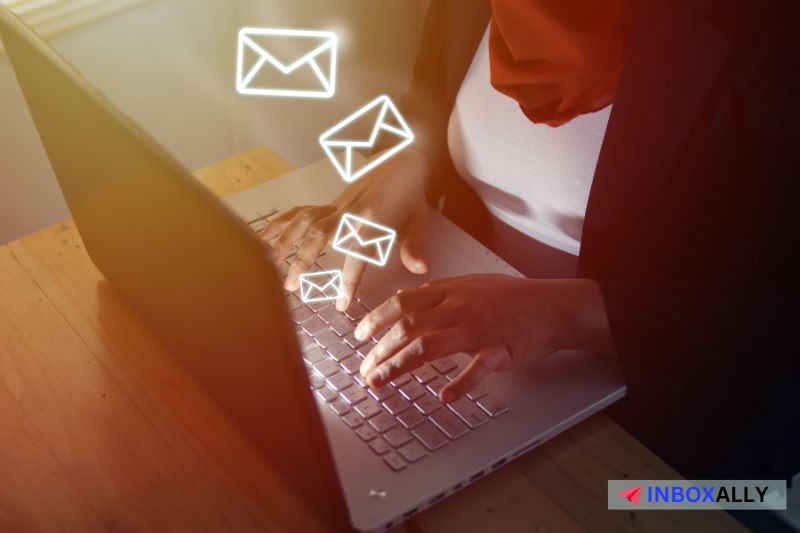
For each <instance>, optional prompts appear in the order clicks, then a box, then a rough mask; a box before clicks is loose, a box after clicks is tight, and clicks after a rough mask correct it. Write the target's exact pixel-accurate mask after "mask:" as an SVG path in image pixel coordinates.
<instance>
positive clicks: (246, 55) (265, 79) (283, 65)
mask: <svg viewBox="0 0 800 533" xmlns="http://www.w3.org/2000/svg"><path fill="white" fill-rule="evenodd" d="M336 44H337V40H336V34H335V33H333V32H330V31H312V30H290V29H281V28H242V29H241V30H239V46H238V55H237V62H236V89H237V90H238V91H239V92H240V93H241V94H250V95H258V96H294V97H300V98H330V97H331V96H333V93H334V92H335V90H336Z"/></svg>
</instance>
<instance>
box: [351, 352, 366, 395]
mask: <svg viewBox="0 0 800 533" xmlns="http://www.w3.org/2000/svg"><path fill="white" fill-rule="evenodd" d="M359 361H360V359H359ZM353 379H354V380H356V383H358V384H359V385H361V386H362V387H364V388H367V387H369V384H368V383H367V378H365V377H364V376H362V375H361V374H359V373H358V372H356V373H355V374H353Z"/></svg>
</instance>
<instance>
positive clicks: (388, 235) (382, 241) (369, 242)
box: [333, 213, 397, 266]
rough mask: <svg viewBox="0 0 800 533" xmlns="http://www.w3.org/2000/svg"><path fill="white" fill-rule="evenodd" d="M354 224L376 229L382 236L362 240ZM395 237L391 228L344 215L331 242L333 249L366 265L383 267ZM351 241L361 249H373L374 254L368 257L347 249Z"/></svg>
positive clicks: (357, 251) (356, 250)
mask: <svg viewBox="0 0 800 533" xmlns="http://www.w3.org/2000/svg"><path fill="white" fill-rule="evenodd" d="M355 223H361V224H363V225H364V226H367V227H371V228H373V229H377V230H379V231H381V232H383V233H384V234H383V235H378V236H376V237H372V238H368V239H364V238H362V237H361V235H360V233H359V229H360V228H356V227H355V225H354V224H355ZM396 236H397V232H396V231H395V230H393V229H392V228H387V227H386V226H381V225H380V224H376V223H375V222H372V221H371V220H368V219H365V218H361V217H357V216H355V215H351V214H350V213H345V214H344V216H342V219H341V221H340V222H339V227H338V228H337V230H336V236H335V237H334V241H333V249H334V250H337V251H339V252H342V253H344V254H347V255H350V256H353V257H356V258H358V259H362V260H364V261H367V262H368V263H372V264H373V265H378V266H384V265H385V264H386V261H387V260H388V259H389V253H390V252H391V250H392V246H393V245H394V241H395V237H396ZM353 240H355V242H356V243H357V244H358V246H359V247H361V248H369V247H373V249H374V250H375V252H376V253H374V254H372V256H370V255H367V254H365V253H362V252H361V251H360V250H358V249H353V248H352V247H348V243H349V242H351V241H353Z"/></svg>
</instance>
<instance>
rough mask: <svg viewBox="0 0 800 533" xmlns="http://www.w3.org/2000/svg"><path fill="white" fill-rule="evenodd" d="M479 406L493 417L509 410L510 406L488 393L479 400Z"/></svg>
mask: <svg viewBox="0 0 800 533" xmlns="http://www.w3.org/2000/svg"><path fill="white" fill-rule="evenodd" d="M478 406H479V407H480V408H481V409H483V410H484V411H486V414H488V415H489V416H491V417H492V418H497V417H498V416H500V415H502V414H503V413H505V412H506V411H508V406H507V405H506V404H504V403H503V402H501V401H500V400H498V399H497V398H495V397H494V396H492V395H486V396H484V397H483V398H481V399H480V400H478Z"/></svg>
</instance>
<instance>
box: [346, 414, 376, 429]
mask: <svg viewBox="0 0 800 533" xmlns="http://www.w3.org/2000/svg"><path fill="white" fill-rule="evenodd" d="M342 420H344V423H345V424H347V425H348V427H350V428H352V429H355V430H356V432H358V429H357V428H360V427H361V425H362V424H363V423H364V420H363V419H362V418H361V417H360V416H358V413H355V412H353V411H350V412H349V413H347V414H346V415H344V416H343V417H342ZM369 431H372V428H370V429H369Z"/></svg>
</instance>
